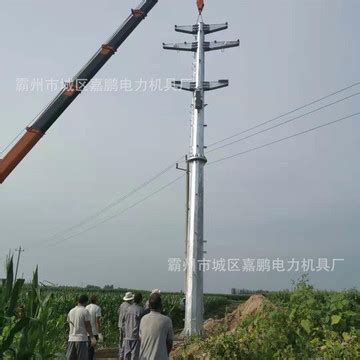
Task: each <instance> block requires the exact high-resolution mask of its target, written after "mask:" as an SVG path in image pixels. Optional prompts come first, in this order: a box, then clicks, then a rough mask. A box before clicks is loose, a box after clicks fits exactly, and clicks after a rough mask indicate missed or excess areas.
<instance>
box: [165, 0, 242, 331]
mask: <svg viewBox="0 0 360 360" xmlns="http://www.w3.org/2000/svg"><path fill="white" fill-rule="evenodd" d="M198 3H199V10H200V8H201V9H202V7H203V2H202V1H199V2H198ZM199 18H200V19H201V20H200V21H199V22H198V23H197V24H196V25H185V26H175V31H178V32H182V33H185V34H191V35H196V42H190V43H189V42H184V43H176V44H173V43H172V44H163V47H164V49H167V50H175V51H189V52H194V53H195V72H194V79H193V81H174V82H173V84H172V85H173V86H174V87H175V88H178V89H182V90H186V91H190V92H192V96H193V99H192V107H193V114H192V121H191V141H190V151H189V156H188V158H187V165H188V169H189V187H188V193H187V196H188V204H189V209H188V212H187V222H186V223H187V236H186V265H187V267H186V275H185V276H186V280H185V294H186V304H185V328H184V334H185V335H186V336H192V335H196V334H200V333H201V331H202V325H203V317H204V305H203V297H204V296H203V293H204V270H205V269H204V262H203V261H204V166H205V164H206V161H207V160H206V157H205V153H204V148H205V147H204V125H205V124H204V108H205V103H204V93H205V91H210V90H216V89H220V88H223V87H226V86H228V84H229V81H228V80H218V81H205V79H204V77H205V52H208V51H213V50H221V49H227V48H230V47H236V46H239V41H213V42H208V41H205V35H206V34H211V33H214V32H218V31H221V30H225V29H227V27H228V25H227V23H226V24H213V25H210V24H204V23H203V21H202V17H199Z"/></svg>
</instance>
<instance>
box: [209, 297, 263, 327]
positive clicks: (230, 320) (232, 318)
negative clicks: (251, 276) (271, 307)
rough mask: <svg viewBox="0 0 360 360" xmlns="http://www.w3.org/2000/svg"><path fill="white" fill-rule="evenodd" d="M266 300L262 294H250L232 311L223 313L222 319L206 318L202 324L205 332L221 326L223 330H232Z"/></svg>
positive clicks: (257, 309) (256, 310) (258, 309)
mask: <svg viewBox="0 0 360 360" xmlns="http://www.w3.org/2000/svg"><path fill="white" fill-rule="evenodd" d="M266 301H268V300H267V299H266V298H265V297H264V296H263V295H253V296H251V297H250V298H249V299H248V300H247V301H246V302H244V303H243V304H240V305H239V306H238V307H237V308H236V309H235V310H234V311H233V312H231V313H229V314H227V315H225V317H224V318H223V319H219V320H214V319H209V320H207V321H206V322H205V324H204V332H205V334H207V333H208V334H209V333H213V332H216V331H217V330H220V329H221V328H222V329H224V330H225V331H234V330H235V329H236V328H237V326H238V325H239V323H240V322H241V321H242V320H244V319H245V317H247V316H249V315H254V314H256V313H258V312H259V311H260V310H261V309H262V307H263V305H264V303H265V302H266Z"/></svg>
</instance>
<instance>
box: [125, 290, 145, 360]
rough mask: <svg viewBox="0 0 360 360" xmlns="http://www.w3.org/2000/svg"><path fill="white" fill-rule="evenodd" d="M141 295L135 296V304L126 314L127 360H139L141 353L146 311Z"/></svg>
mask: <svg viewBox="0 0 360 360" xmlns="http://www.w3.org/2000/svg"><path fill="white" fill-rule="evenodd" d="M142 299H143V297H142V295H141V293H136V294H135V295H134V303H133V304H132V305H130V306H129V307H128V308H127V311H126V314H125V334H124V358H125V360H139V352H140V339H139V332H140V320H141V317H142V315H143V312H144V309H143V307H142V306H141V302H142Z"/></svg>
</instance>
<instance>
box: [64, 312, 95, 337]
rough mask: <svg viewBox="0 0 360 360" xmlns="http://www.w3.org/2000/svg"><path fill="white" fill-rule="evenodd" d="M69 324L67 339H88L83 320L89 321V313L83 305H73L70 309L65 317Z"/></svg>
mask: <svg viewBox="0 0 360 360" xmlns="http://www.w3.org/2000/svg"><path fill="white" fill-rule="evenodd" d="M67 320H68V322H69V324H70V331H69V341H73V342H79V341H88V335H87V331H86V327H85V321H90V314H89V312H88V311H87V310H86V309H85V307H84V306H80V305H78V306H75V307H74V308H73V309H71V310H70V312H69V314H68V318H67Z"/></svg>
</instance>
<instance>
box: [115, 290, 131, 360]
mask: <svg viewBox="0 0 360 360" xmlns="http://www.w3.org/2000/svg"><path fill="white" fill-rule="evenodd" d="M123 300H124V302H123V303H122V304H121V305H120V307H119V310H118V313H119V322H118V327H119V334H120V336H119V358H120V359H121V360H122V359H124V346H123V342H124V334H125V315H126V312H127V309H128V307H129V306H130V305H131V304H132V303H133V301H134V294H133V293H132V292H130V291H128V292H127V293H126V294H125V296H124V297H123Z"/></svg>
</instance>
